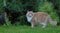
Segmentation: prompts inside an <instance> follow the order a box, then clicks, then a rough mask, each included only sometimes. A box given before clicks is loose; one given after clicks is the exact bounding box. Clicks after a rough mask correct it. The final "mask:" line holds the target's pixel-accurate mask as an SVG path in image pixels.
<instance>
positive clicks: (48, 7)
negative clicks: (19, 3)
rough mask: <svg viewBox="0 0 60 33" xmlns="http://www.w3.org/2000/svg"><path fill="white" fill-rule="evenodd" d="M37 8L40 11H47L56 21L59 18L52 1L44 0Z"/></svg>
mask: <svg viewBox="0 0 60 33" xmlns="http://www.w3.org/2000/svg"><path fill="white" fill-rule="evenodd" d="M38 10H39V11H40V12H46V13H48V14H49V15H50V16H51V17H52V19H53V20H57V21H58V20H59V19H58V16H57V14H56V12H55V10H54V6H53V4H52V3H49V2H45V3H44V4H42V6H39V8H38Z"/></svg>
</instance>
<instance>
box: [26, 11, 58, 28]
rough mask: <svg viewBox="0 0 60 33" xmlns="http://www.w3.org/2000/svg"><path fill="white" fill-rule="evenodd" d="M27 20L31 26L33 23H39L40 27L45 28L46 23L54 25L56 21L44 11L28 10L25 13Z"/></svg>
mask: <svg viewBox="0 0 60 33" xmlns="http://www.w3.org/2000/svg"><path fill="white" fill-rule="evenodd" d="M26 17H27V21H28V22H30V23H31V27H32V28H33V27H34V25H35V24H41V25H42V28H45V27H46V25H47V23H48V22H49V23H50V24H51V25H56V24H57V22H56V21H53V20H52V18H51V17H50V15H48V14H47V13H44V12H36V13H33V12H32V11H28V12H27V14H26Z"/></svg>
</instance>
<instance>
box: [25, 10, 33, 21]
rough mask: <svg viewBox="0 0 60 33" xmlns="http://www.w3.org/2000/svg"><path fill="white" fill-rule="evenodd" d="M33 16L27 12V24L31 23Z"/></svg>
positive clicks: (30, 12) (31, 12)
mask: <svg viewBox="0 0 60 33" xmlns="http://www.w3.org/2000/svg"><path fill="white" fill-rule="evenodd" d="M33 16H34V13H33V11H28V12H27V14H26V17H27V21H28V22H31V20H32V18H33Z"/></svg>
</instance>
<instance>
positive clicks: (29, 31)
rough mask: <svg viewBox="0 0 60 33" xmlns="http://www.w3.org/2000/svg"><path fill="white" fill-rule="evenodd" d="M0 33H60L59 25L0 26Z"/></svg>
mask: <svg viewBox="0 0 60 33" xmlns="http://www.w3.org/2000/svg"><path fill="white" fill-rule="evenodd" d="M0 33H60V26H47V27H46V28H44V29H43V28H41V26H36V27H35V28H31V27H30V26H0Z"/></svg>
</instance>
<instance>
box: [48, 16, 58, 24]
mask: <svg viewBox="0 0 60 33" xmlns="http://www.w3.org/2000/svg"><path fill="white" fill-rule="evenodd" d="M48 22H49V23H50V24H51V25H57V21H53V20H52V18H51V17H50V16H48Z"/></svg>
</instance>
